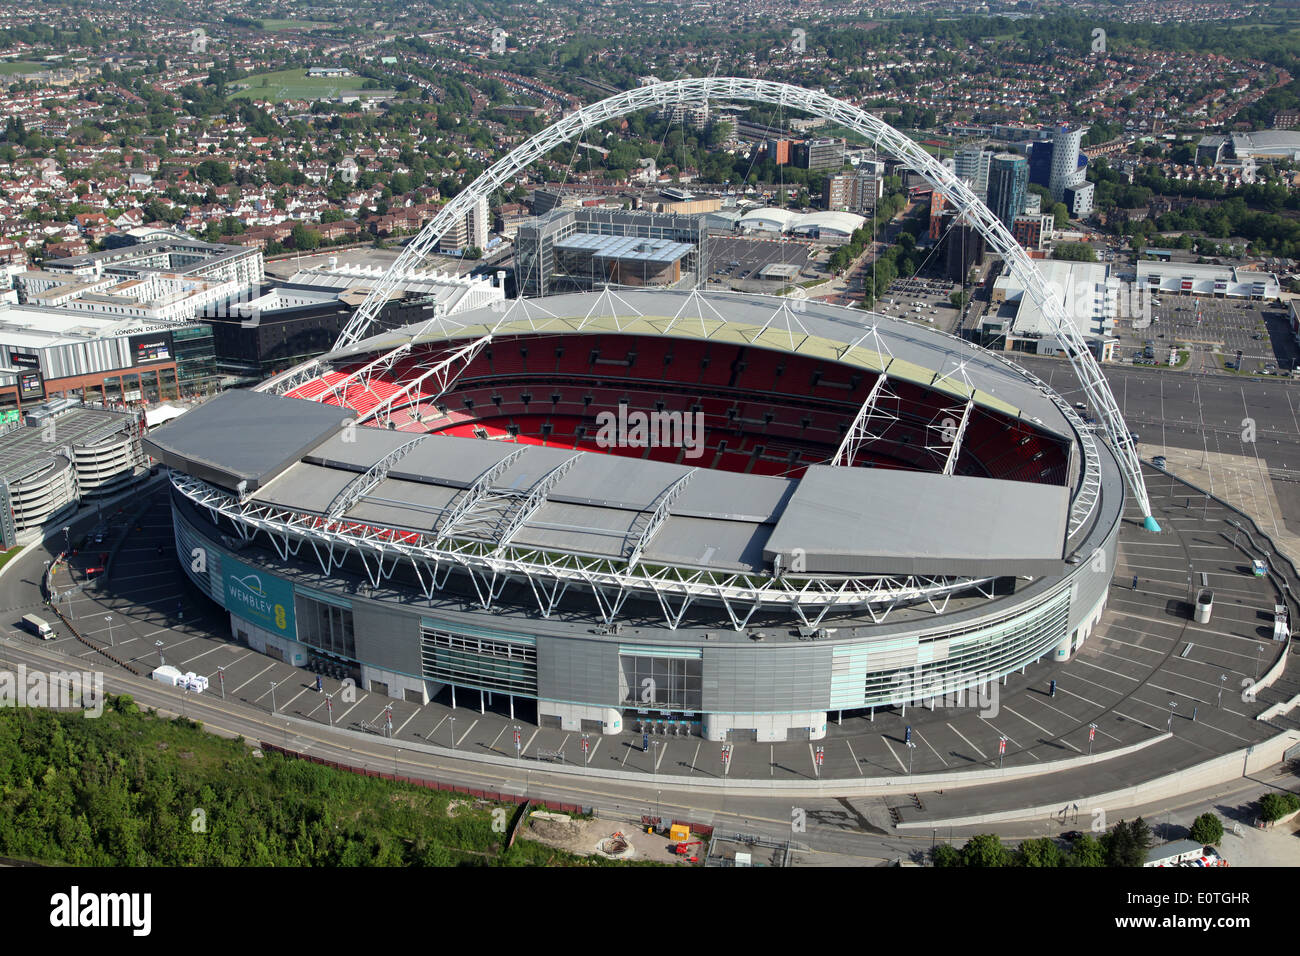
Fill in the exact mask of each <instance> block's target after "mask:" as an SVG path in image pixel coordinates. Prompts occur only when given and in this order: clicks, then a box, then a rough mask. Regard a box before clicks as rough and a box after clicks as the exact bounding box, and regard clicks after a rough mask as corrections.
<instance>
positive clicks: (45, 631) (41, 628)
mask: <svg viewBox="0 0 1300 956" xmlns="http://www.w3.org/2000/svg"><path fill="white" fill-rule="evenodd" d="M22 623H23V627H25V628H27V630H29V631H31V632H32V633H33V634H35V635H36V636H37V637H39V638H40V639H41V640H43V641H50V640H53V639H54V638H55V636H56V635H55V633H54V628H52V627H50V625H49V623H48V622H47V621H46V620H45V618H43V617H37V616H36V615H35V614H24V615H23V621H22Z"/></svg>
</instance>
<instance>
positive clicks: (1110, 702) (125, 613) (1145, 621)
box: [6, 475, 1277, 780]
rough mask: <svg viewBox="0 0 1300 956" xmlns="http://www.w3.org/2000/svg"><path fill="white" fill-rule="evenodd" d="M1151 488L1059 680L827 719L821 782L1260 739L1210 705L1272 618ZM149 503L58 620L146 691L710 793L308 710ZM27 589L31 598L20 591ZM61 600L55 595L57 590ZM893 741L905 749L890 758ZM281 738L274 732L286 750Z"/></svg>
mask: <svg viewBox="0 0 1300 956" xmlns="http://www.w3.org/2000/svg"><path fill="white" fill-rule="evenodd" d="M1152 477H1153V478H1155V479H1156V480H1152V483H1151V486H1150V487H1151V491H1152V495H1153V499H1155V504H1156V507H1157V512H1158V514H1159V517H1160V521H1161V524H1162V525H1165V526H1166V527H1167V528H1169V529H1170V530H1171V532H1172V533H1171V534H1170V535H1168V536H1162V537H1161V538H1159V539H1156V538H1152V537H1151V536H1150V535H1147V534H1145V533H1144V532H1142V531H1140V530H1138V526H1137V524H1136V523H1132V524H1127V523H1126V527H1125V530H1124V532H1123V535H1122V541H1123V543H1122V551H1121V554H1122V557H1121V563H1120V565H1119V566H1118V567H1117V568H1115V569H1114V571H1113V574H1114V581H1115V585H1114V589H1113V590H1112V595H1111V604H1110V610H1108V612H1107V614H1106V617H1105V618H1104V619H1103V624H1102V627H1101V629H1100V630H1099V632H1098V633H1097V634H1095V635H1094V637H1093V638H1092V640H1090V641H1089V643H1088V644H1087V645H1085V647H1084V649H1083V650H1082V651H1081V652H1080V653H1079V655H1078V656H1077V657H1076V658H1075V659H1074V660H1072V661H1070V662H1069V663H1067V664H1064V665H1059V664H1054V663H1051V662H1049V661H1043V662H1041V663H1039V664H1036V665H1033V666H1031V667H1029V668H1027V669H1026V671H1025V673H1024V674H1012V675H1010V676H1009V677H1008V678H1007V680H1006V683H1005V684H1004V685H1002V686H1000V687H999V688H998V693H999V697H998V702H997V710H996V712H995V713H988V712H982V711H981V709H980V708H977V707H976V706H974V703H975V701H974V700H973V699H972V701H971V702H969V705H968V706H963V707H955V708H954V707H942V706H938V707H935V709H933V710H931V709H929V708H928V707H912V708H908V709H907V710H906V712H905V713H904V712H902V710H901V708H896V707H895V708H886V709H882V710H880V711H878V712H876V713H874V714H865V713H855V714H846V715H844V718H843V723H840V722H839V720H838V719H837V715H836V714H833V713H832V714H831V715H829V717H830V720H829V724H830V726H829V727H828V737H827V739H826V741H825V743H824V744H823V745H822V746H823V747H824V749H825V764H824V766H823V767H822V768H821V774H822V775H825V776H827V777H832V776H839V777H846V778H851V779H863V778H870V777H874V776H882V777H883V776H897V775H901V774H905V773H908V772H915V773H917V774H922V773H935V772H945V771H953V770H958V769H965V768H978V767H981V766H982V767H990V766H994V765H996V763H997V762H998V756H997V753H998V741H999V739H1000V738H1001V737H1006V738H1007V741H1008V744H1007V751H1006V755H1005V758H1004V760H1005V763H1006V765H1007V766H1016V765H1021V766H1033V765H1037V764H1040V763H1043V762H1047V761H1051V760H1054V759H1059V758H1061V757H1069V756H1075V755H1078V754H1080V753H1084V752H1086V751H1087V750H1088V749H1089V747H1090V743H1089V740H1088V727H1089V724H1090V723H1096V724H1097V735H1096V739H1095V742H1093V743H1092V744H1091V746H1092V747H1094V748H1095V749H1096V750H1097V751H1102V750H1105V749H1111V748H1118V747H1123V746H1126V745H1130V744H1134V743H1139V742H1142V741H1152V740H1154V738H1156V737H1158V736H1159V735H1161V734H1163V733H1164V731H1165V729H1166V727H1165V725H1166V720H1167V717H1168V710H1169V707H1168V703H1169V700H1170V699H1171V695H1173V697H1174V699H1177V700H1178V701H1180V704H1179V709H1178V710H1177V714H1176V716H1177V717H1178V718H1179V720H1180V721H1181V723H1180V724H1179V728H1180V729H1179V730H1178V733H1177V736H1178V737H1179V742H1178V744H1177V746H1176V747H1174V748H1172V749H1171V750H1170V753H1169V755H1168V756H1169V758H1170V759H1178V760H1186V759H1190V758H1191V757H1193V756H1195V755H1204V756H1208V755H1211V754H1212V753H1214V752H1218V751H1220V750H1222V749H1223V748H1225V747H1226V748H1229V749H1231V748H1232V747H1234V746H1236V745H1238V744H1242V745H1244V744H1245V743H1251V742H1255V741H1258V740H1260V739H1262V736H1261V735H1267V734H1268V733H1271V732H1273V729H1272V728H1270V727H1268V726H1267V725H1264V724H1261V723H1260V722H1258V721H1256V720H1254V719H1253V713H1254V712H1255V711H1256V710H1257V709H1258V707H1257V706H1255V705H1254V704H1246V703H1243V702H1242V701H1240V700H1238V699H1237V698H1236V697H1235V696H1233V695H1230V694H1229V695H1225V697H1224V699H1223V701H1222V704H1221V705H1220V702H1219V700H1218V697H1217V694H1218V690H1219V688H1220V685H1221V684H1222V683H1223V682H1222V681H1221V680H1220V676H1221V675H1225V674H1226V675H1227V676H1228V678H1229V680H1230V682H1231V683H1230V684H1229V686H1231V687H1237V686H1238V685H1239V684H1240V683H1241V681H1242V680H1243V679H1245V678H1251V679H1254V677H1255V676H1256V675H1257V674H1259V673H1260V672H1261V671H1262V669H1266V668H1267V667H1268V666H1269V664H1270V663H1271V661H1272V660H1273V658H1274V656H1275V654H1276V651H1277V646H1275V645H1274V644H1273V642H1272V641H1270V640H1268V639H1267V635H1264V631H1265V630H1266V629H1265V628H1264V625H1263V624H1262V623H1261V620H1262V619H1261V618H1260V614H1261V613H1263V612H1264V611H1265V610H1267V609H1271V607H1272V604H1273V600H1274V596H1273V595H1272V594H1271V592H1270V591H1269V583H1268V581H1267V579H1259V578H1255V577H1254V576H1252V575H1251V574H1249V573H1248V570H1247V571H1243V570H1242V568H1243V567H1246V568H1247V569H1248V567H1249V561H1248V559H1247V557H1246V555H1245V554H1244V553H1242V552H1241V549H1240V547H1238V546H1237V545H1235V544H1233V542H1232V541H1231V540H1230V539H1229V538H1227V537H1225V535H1224V534H1223V533H1221V532H1222V528H1223V527H1225V522H1224V517H1225V515H1221V514H1218V513H1217V512H1218V511H1220V510H1221V506H1217V505H1211V506H1210V507H1209V509H1208V512H1207V510H1206V506H1205V504H1204V502H1196V503H1195V505H1196V507H1194V508H1188V507H1187V503H1186V501H1185V500H1184V498H1183V497H1182V496H1181V495H1180V494H1179V489H1178V488H1177V487H1175V486H1174V483H1172V482H1171V480H1170V479H1168V478H1167V477H1165V476H1158V478H1157V477H1156V476H1154V475H1153V476H1152ZM147 503H148V508H147V510H146V512H145V513H142V514H141V515H140V516H139V517H138V518H136V517H135V516H134V514H133V513H131V512H128V511H125V510H124V511H122V512H120V513H115V514H114V515H112V516H111V517H110V520H109V522H108V526H109V540H108V541H106V542H105V544H106V545H107V546H109V547H111V546H112V544H113V542H115V541H119V540H120V541H121V548H120V550H119V551H118V552H117V555H116V557H115V558H114V559H113V563H112V566H111V573H110V574H109V576H108V577H107V578H106V579H104V580H103V581H101V582H100V584H99V585H98V586H97V587H94V588H91V589H89V590H87V591H86V593H83V594H74V595H71V596H70V598H69V599H67V600H66V601H62V602H60V608H61V610H63V611H64V613H66V614H68V615H69V617H70V619H72V620H73V621H74V622H75V624H76V626H77V627H78V628H79V629H80V630H81V631H82V633H83V635H85V636H86V637H87V638H88V639H90V640H92V641H95V642H98V643H99V644H102V645H103V646H104V647H105V648H109V649H111V651H112V652H113V653H114V654H115V655H116V656H118V657H119V658H120V659H122V660H125V661H127V662H128V663H131V664H133V665H134V666H136V667H138V668H139V669H140V670H141V671H142V672H143V673H145V674H148V673H150V672H151V671H152V670H153V669H154V668H155V667H157V666H159V664H160V663H161V662H163V661H164V660H165V662H166V663H167V664H170V665H173V666H175V667H177V668H179V669H180V670H181V671H182V672H183V673H184V672H186V671H194V672H196V673H198V674H202V675H204V676H206V677H207V678H208V679H209V682H210V684H209V689H208V691H207V694H208V695H209V696H213V695H215V696H223V697H224V698H225V699H227V700H229V701H240V702H242V703H244V704H246V705H247V706H249V707H251V708H254V709H255V710H259V711H261V712H262V713H264V714H267V715H270V714H271V713H272V712H274V713H275V714H276V715H279V716H282V717H292V718H297V719H299V720H305V721H309V722H313V723H316V724H320V725H326V724H332V725H333V726H335V727H345V728H348V729H351V730H353V731H357V732H360V733H364V734H367V735H373V736H374V737H377V738H385V739H388V738H391V739H392V742H393V744H394V746H397V747H399V748H400V747H401V746H402V741H408V742H411V743H419V744H421V745H436V746H439V747H445V748H451V747H453V746H454V747H455V748H456V749H457V750H461V751H469V752H474V753H494V754H497V755H499V756H506V757H516V756H517V757H518V758H519V759H520V760H521V761H522V762H523V765H524V766H532V767H540V766H544V765H546V764H557V763H560V762H563V763H567V764H581V763H582V762H584V760H585V761H589V762H590V765H591V766H592V767H600V768H603V769H610V770H621V771H624V772H630V773H635V774H644V775H647V776H653V775H656V774H673V775H686V776H690V777H698V778H701V779H707V778H717V777H719V776H721V775H722V767H721V765H720V764H719V761H718V757H717V747H716V746H715V745H713V744H709V743H707V742H705V741H703V740H701V739H700V738H699V737H673V736H669V737H662V736H652V737H651V738H650V740H649V743H650V746H649V747H648V748H644V747H643V746H642V744H643V739H642V737H641V735H640V734H639V733H626V734H622V735H616V736H601V735H592V736H591V737H590V738H589V739H588V741H587V743H588V749H587V751H585V752H584V751H583V749H582V744H583V737H582V735H581V734H578V733H571V732H567V731H562V730H558V729H552V728H542V727H538V726H537V725H536V723H535V720H536V718H535V711H534V709H533V708H532V707H531V706H530V705H528V704H526V703H525V702H523V701H516V702H514V714H513V716H512V714H511V708H512V704H511V702H510V701H509V700H508V699H507V698H503V697H501V696H500V695H498V696H496V697H490V696H488V695H482V696H480V694H479V693H478V692H476V691H469V690H465V689H462V690H461V691H460V693H459V694H458V697H457V700H456V704H455V706H454V707H453V705H452V701H451V699H450V695H449V694H448V693H446V692H444V694H443V695H442V696H440V697H439V698H438V699H437V700H436V701H434V702H433V703H431V704H429V705H427V706H420V705H418V704H413V703H410V702H407V701H401V700H393V699H390V698H389V697H387V696H385V695H383V694H377V693H371V692H369V691H368V690H367V689H365V688H364V687H360V686H353V687H350V688H349V687H348V686H347V685H345V684H344V683H343V682H342V681H340V680H339V678H338V676H337V675H335V676H326V677H324V678H323V680H322V682H321V687H322V691H323V692H318V691H317V685H316V674H314V673H312V672H310V671H308V670H305V669H299V668H294V667H291V666H289V665H287V664H284V663H282V662H280V661H276V660H273V659H271V658H270V657H267V656H266V655H263V654H260V653H257V652H255V651H253V650H251V649H250V648H249V647H247V646H245V645H241V644H240V643H238V642H237V641H236V640H234V639H233V638H231V637H230V636H229V635H230V626H229V617H228V615H227V614H226V613H225V612H224V611H222V610H220V609H219V608H218V607H217V606H216V605H215V604H213V603H212V602H211V601H209V600H208V599H207V598H206V597H204V596H203V595H202V594H200V593H199V592H198V591H197V589H196V588H194V587H193V585H191V584H190V583H189V581H188V578H187V577H186V576H185V575H184V573H183V572H182V571H181V570H180V568H179V566H178V564H177V562H176V555H175V552H174V546H173V544H172V535H171V520H170V513H169V509H168V505H167V500H166V496H165V494H163V493H162V492H161V491H158V492H154V493H153V494H152V496H151V497H150V498H149V499H147ZM1130 510H1131V508H1130ZM51 546H52V548H53V550H55V551H57V550H59V548H60V546H61V545H60V543H59V542H57V541H56V542H52V545H51ZM95 547H98V546H95ZM95 547H92V548H91V549H90V551H82V552H81V553H80V554H79V555H78V556H77V558H76V559H75V561H74V564H75V565H76V566H77V568H78V570H77V571H76V572H74V573H75V574H76V575H77V578H76V580H78V581H81V580H84V578H85V572H86V569H87V568H88V567H92V566H96V564H97V562H98V561H99V560H100V553H98V552H96V551H95ZM40 557H41V556H40V555H39V554H37V555H33V556H31V558H30V559H29V560H33V561H35V559H38V558H40ZM35 567H36V568H39V563H36V564H35ZM1189 567H1191V568H1194V569H1195V571H1196V572H1200V571H1205V572H1206V573H1208V574H1209V575H1210V576H1211V579H1212V580H1213V583H1214V586H1215V588H1216V594H1218V595H1219V598H1218V599H1217V601H1218V603H1216V610H1215V615H1216V616H1215V620H1214V622H1213V623H1212V624H1211V625H1208V626H1197V625H1194V624H1190V623H1189V622H1188V620H1187V615H1186V614H1185V613H1183V612H1184V611H1185V606H1184V605H1185V602H1186V600H1187V594H1188V589H1189V587H1190V583H1189V582H1190V574H1191V572H1190V571H1189V570H1188V568H1189ZM1133 574H1136V575H1138V576H1139V577H1140V579H1141V580H1140V586H1139V588H1138V590H1137V591H1136V592H1134V591H1133V590H1132V589H1131V587H1130V586H1129V584H1128V583H1127V582H1128V581H1130V580H1131V576H1132V575H1133ZM36 577H39V574H37V575H36ZM28 580H29V581H34V579H33V578H31V576H30V575H28ZM60 583H61V584H62V585H65V586H66V584H67V583H68V581H67V579H66V578H64V579H63V580H61V582H60ZM16 586H17V584H16V583H12V582H11V583H10V584H9V585H8V587H9V588H10V589H13V588H15V587H16ZM25 593H28V594H29V595H30V596H31V599H30V600H29V601H28V602H27V604H28V606H26V607H15V608H14V610H13V612H12V613H11V615H10V616H11V617H12V618H13V620H12V621H8V622H6V623H7V625H9V626H7V627H6V632H7V634H8V636H9V637H10V638H11V639H12V640H18V641H23V642H33V643H34V642H37V639H36V638H35V637H33V636H31V635H28V634H26V633H24V632H21V631H19V630H18V629H17V628H16V626H13V625H15V624H16V621H17V619H18V618H19V617H21V614H22V613H24V612H25V611H36V612H37V613H40V611H41V604H40V599H39V596H38V594H37V592H36V591H35V589H34V587H31V586H28V587H27V589H26V592H25ZM10 600H11V602H12V601H13V596H12V595H11V596H10ZM51 616H52V615H51ZM56 630H57V631H59V637H58V639H57V641H55V642H53V645H54V646H62V647H64V648H65V651H66V653H68V654H69V656H70V657H73V658H74V659H78V658H79V659H82V660H84V661H85V662H86V664H87V665H88V666H89V665H92V664H93V665H95V666H102V665H103V664H104V663H105V661H104V658H103V657H102V656H100V655H98V654H96V653H95V652H94V651H93V650H90V649H89V648H87V647H86V646H84V645H83V644H80V643H78V642H76V640H75V638H73V637H72V636H71V635H69V634H68V633H67V629H66V628H65V627H63V626H62V625H59V624H56ZM1261 635H1264V636H1261ZM1189 644H1190V645H1192V647H1191V649H1188V645H1189ZM46 646H51V642H46ZM1051 680H1056V681H1057V684H1058V688H1057V692H1056V695H1055V696H1052V695H1051V694H1050V693H1049V691H1048V688H1049V681H1051ZM177 696H178V709H180V710H183V709H184V707H185V706H186V700H187V699H192V698H187V697H185V696H184V694H183V693H182V692H179V691H178V692H177ZM1229 698H1231V699H1229ZM1259 706H1263V705H1262V704H1261V705H1259ZM1194 711H1195V712H1196V713H1195V714H1193V712H1194ZM1193 716H1194V717H1195V719H1191V718H1192V717H1193ZM629 719H630V718H629ZM909 727H910V728H911V733H912V740H913V741H914V742H915V744H916V746H915V747H914V748H909V747H907V746H906V742H907V740H906V737H907V733H906V731H907V728H909ZM516 728H518V730H519V733H520V737H519V743H518V749H517V750H516V744H515V737H514V731H515V729H516ZM291 732H292V728H291V727H290V726H289V725H287V724H286V726H285V734H286V735H288V734H289V733H291ZM1156 748H1158V749H1156ZM1165 749H1166V747H1165V745H1163V744H1157V745H1155V748H1153V749H1151V750H1150V751H1148V752H1146V753H1147V757H1146V758H1145V759H1146V760H1147V761H1148V762H1149V764H1150V768H1151V769H1155V768H1157V767H1158V765H1159V764H1160V760H1159V759H1158V758H1157V756H1156V754H1157V753H1163V752H1164V750H1165ZM1143 772H1146V771H1145V768H1144V771H1143ZM729 773H730V775H731V776H735V777H739V776H747V777H758V778H770V779H787V780H799V779H803V780H808V779H813V778H814V777H815V776H817V773H818V768H817V766H816V764H815V762H814V749H813V747H812V746H810V745H809V744H808V743H807V742H803V743H799V742H787V743H782V744H775V745H769V744H753V745H745V744H742V745H738V746H737V747H736V748H735V751H734V754H733V757H732V761H731V764H730V767H729Z"/></svg>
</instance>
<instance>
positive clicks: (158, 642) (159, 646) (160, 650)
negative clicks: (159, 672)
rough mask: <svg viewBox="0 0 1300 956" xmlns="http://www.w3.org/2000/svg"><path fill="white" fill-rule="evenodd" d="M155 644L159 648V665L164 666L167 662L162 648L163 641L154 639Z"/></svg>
mask: <svg viewBox="0 0 1300 956" xmlns="http://www.w3.org/2000/svg"><path fill="white" fill-rule="evenodd" d="M153 646H154V647H156V648H158V666H159V667H162V666H164V665H165V664H166V663H167V662H166V661H165V660H163V652H162V649H163V642H162V641H154V642H153Z"/></svg>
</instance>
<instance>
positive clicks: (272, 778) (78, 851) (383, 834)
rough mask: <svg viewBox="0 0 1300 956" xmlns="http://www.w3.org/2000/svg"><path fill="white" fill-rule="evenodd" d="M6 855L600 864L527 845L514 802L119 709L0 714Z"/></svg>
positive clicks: (181, 861)
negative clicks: (509, 826) (293, 754)
mask: <svg viewBox="0 0 1300 956" xmlns="http://www.w3.org/2000/svg"><path fill="white" fill-rule="evenodd" d="M0 793H4V795H5V797H4V799H3V800H0V855H3V856H11V857H16V858H19V859H28V860H39V861H42V862H46V863H52V864H72V865H77V866H357V865H366V866H369V865H380V866H458V865H460V866H600V865H619V864H610V863H609V861H605V860H603V859H599V858H588V857H580V856H575V855H573V854H569V853H566V852H563V851H561V850H557V849H554V848H553V847H550V846H546V845H545V844H541V843H537V842H535V841H532V840H528V839H525V838H524V837H522V836H521V837H520V838H519V839H518V840H516V842H515V845H514V846H513V847H511V848H510V849H509V850H506V849H505V836H506V834H505V832H504V827H503V825H502V824H503V822H504V821H508V820H509V819H510V818H511V817H512V816H513V815H514V813H515V810H516V808H515V807H514V806H513V805H504V806H497V805H493V804H491V803H489V802H487V801H479V800H474V799H472V798H469V797H466V796H463V795H460V794H455V793H443V792H439V791H436V790H427V789H424V788H423V787H417V786H413V785H409V784H401V783H391V782H387V781H384V780H380V779H378V778H374V777H363V776H359V775H357V774H353V773H348V772H346V771H340V770H332V769H330V768H328V767H322V766H319V765H317V764H313V763H309V762H307V761H303V760H294V759H288V758H283V757H280V756H277V755H275V754H266V755H265V756H256V755H254V753H253V752H252V751H250V750H249V748H248V747H247V746H246V745H245V744H244V743H243V742H242V741H234V740H226V739H224V738H220V737H216V736H213V735H210V734H207V733H204V732H203V730H202V728H201V726H200V725H199V724H197V723H195V722H193V721H189V720H185V719H183V718H176V719H172V720H168V719H164V718H162V717H159V716H157V715H155V714H152V713H149V714H146V713H141V712H140V711H139V708H138V707H137V706H136V705H135V703H134V702H133V701H132V700H131V699H130V698H129V697H119V698H111V699H110V701H109V703H108V706H107V707H106V708H105V709H104V713H103V715H102V716H100V717H98V718H97V719H87V718H86V717H85V716H84V715H83V714H82V713H81V712H80V711H77V712H55V711H50V710H44V709H37V708H25V707H18V708H3V709H0Z"/></svg>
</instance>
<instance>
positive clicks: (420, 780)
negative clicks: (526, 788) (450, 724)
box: [258, 741, 592, 816]
mask: <svg viewBox="0 0 1300 956" xmlns="http://www.w3.org/2000/svg"><path fill="white" fill-rule="evenodd" d="M258 746H259V747H261V748H262V750H263V751H265V752H266V753H276V754H280V755H281V756H282V757H289V758H291V759H294V760H306V761H309V762H311V763H317V764H320V765H321V766H322V767H329V768H330V769H331V770H344V771H346V772H348V773H355V774H357V775H358V776H362V777H378V778H379V779H381V780H388V781H390V782H392V783H409V784H411V785H412V786H416V787H424V788H425V789H426V790H442V791H445V792H447V793H463V794H464V795H465V796H468V797H474V798H475V799H478V800H491V801H492V802H494V803H513V804H515V805H516V806H519V805H521V804H527V803H529V802H530V801H531V802H532V803H535V804H536V805H537V806H539V807H545V808H546V809H547V810H553V811H555V812H556V813H569V814H580V815H584V816H586V815H590V814H591V812H592V811H591V808H590V807H582V806H579V805H577V804H576V803H552V802H550V801H549V800H536V799H532V798H530V797H521V796H520V795H519V794H517V793H502V792H501V791H500V790H476V789H475V788H473V787H462V786H459V785H457V784H454V783H443V782H441V781H439V780H430V779H428V778H427V777H407V776H403V775H402V774H395V773H384V772H383V771H382V770H372V769H370V768H369V767H354V766H352V765H351V764H346V763H339V762H338V761H337V760H326V759H324V758H323V757H317V756H315V755H314V754H304V753H299V752H298V751H296V750H289V749H287V748H285V747H278V746H276V745H275V744H272V743H268V742H266V741H262V742H260V743H259V744H258Z"/></svg>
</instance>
